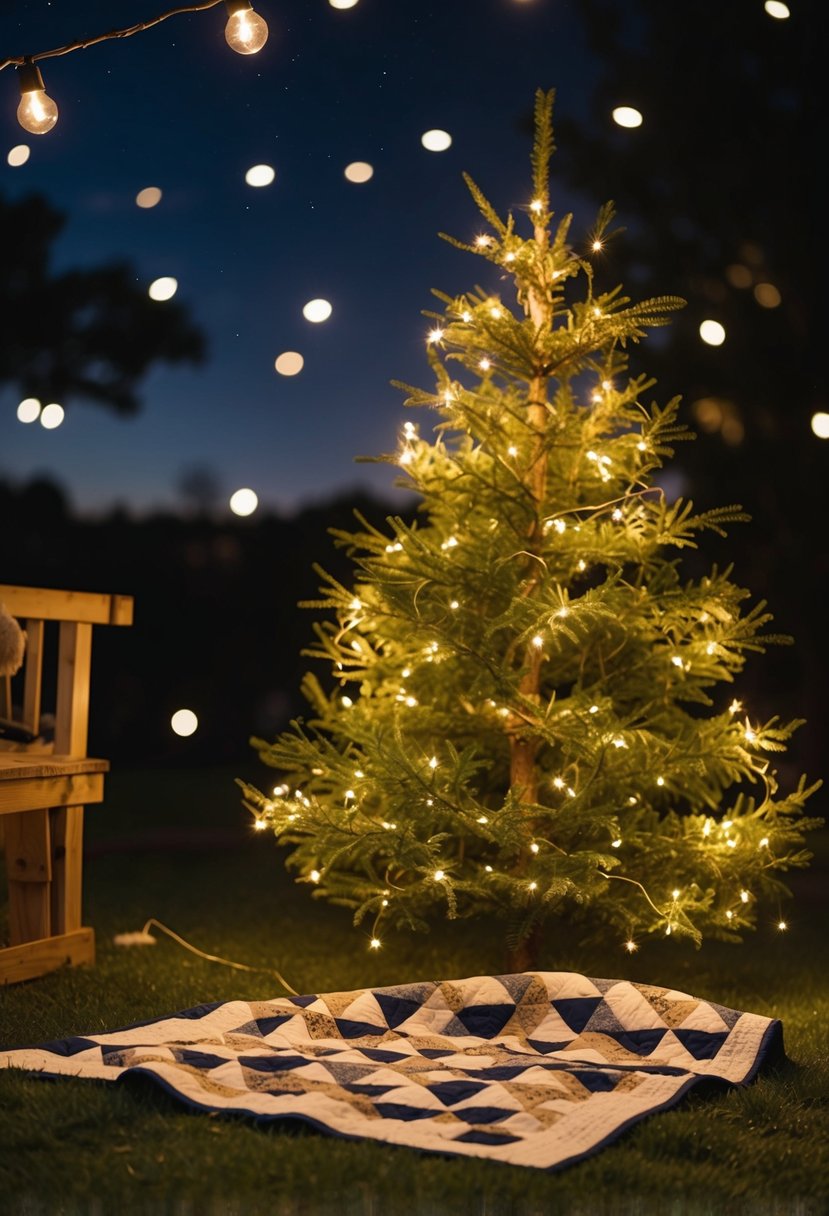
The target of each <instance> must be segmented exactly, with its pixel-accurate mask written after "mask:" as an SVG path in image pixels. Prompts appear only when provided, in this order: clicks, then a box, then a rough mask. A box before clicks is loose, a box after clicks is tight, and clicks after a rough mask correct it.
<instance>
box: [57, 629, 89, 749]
mask: <svg viewBox="0 0 829 1216" xmlns="http://www.w3.org/2000/svg"><path fill="white" fill-rule="evenodd" d="M91 663H92V626H91V625H88V624H82V623H81V624H79V623H78V622H77V621H61V624H60V633H59V641H58V695H57V705H56V708H55V752H56V753H57V754H58V755H61V756H85V755H86V739H87V728H88V724H89V670H90V666H91Z"/></svg>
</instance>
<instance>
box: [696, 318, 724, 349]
mask: <svg viewBox="0 0 829 1216" xmlns="http://www.w3.org/2000/svg"><path fill="white" fill-rule="evenodd" d="M699 336H700V337H701V338H702V340H703V342H705V344H706V345H707V346H722V344H723V342H724V341H725V326H724V325H721V324H720V322H719V321H712V320H711V319H710V318H708V319H707V320H705V321H702V322H701V323H700V327H699Z"/></svg>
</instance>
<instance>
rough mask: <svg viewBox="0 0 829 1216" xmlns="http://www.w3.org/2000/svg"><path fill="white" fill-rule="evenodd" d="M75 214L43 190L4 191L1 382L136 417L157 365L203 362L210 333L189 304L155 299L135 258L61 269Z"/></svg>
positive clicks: (0, 210) (0, 216)
mask: <svg viewBox="0 0 829 1216" xmlns="http://www.w3.org/2000/svg"><path fill="white" fill-rule="evenodd" d="M65 221H66V216H65V215H63V214H62V213H61V212H60V211H57V210H56V209H55V208H54V207H53V206H52V205H51V204H50V203H49V202H48V201H47V200H46V199H45V198H43V197H42V196H40V195H31V196H29V197H27V198H23V199H20V200H19V201H16V202H10V201H8V200H5V199H3V198H2V197H0V258H2V263H3V268H4V274H3V278H2V283H0V308H2V313H3V318H4V322H3V328H2V331H0V384H8V385H14V386H16V387H17V388H19V390H20V392H21V394H22V395H25V396H35V397H38V398H39V399H41V400H44V401H45V400H55V401H59V402H61V404H62V405H64V406H65V405H66V404H67V402H71V401H72V400H76V399H84V400H86V401H90V402H93V403H94V404H97V405H102V406H106V407H107V408H109V409H112V410H115V411H116V413H119V414H124V415H128V414H135V413H137V411H138V410H139V409H140V407H141V398H140V396H139V394H138V388H139V385H140V382H141V380H142V378H143V376H144V375H145V374H146V372H147V371H148V370H149V368H150V367H151V366H152V365H153V364H154V363H156V362H158V361H159V360H162V361H164V362H167V363H178V362H182V361H184V360H187V361H190V362H199V361H200V360H201V359H203V358H204V354H205V338H204V335H203V333H202V331H201V330H200V329H199V328H198V327H197V326H196V325H195V324H194V323H193V321H192V320H191V318H190V315H189V312H188V310H187V309H186V308H185V307H184V306H183V305H181V304H177V303H173V302H172V301H169V302H165V303H163V304H159V303H156V302H154V301H152V300H150V299H149V297H148V296H147V294H146V292H145V291H144V290H141V289H139V288H138V287H137V286H136V284H135V272H134V270H133V269H132V267H131V266H130V265H129V264H128V263H125V262H118V263H110V264H107V265H103V266H96V267H93V268H92V269H88V270H68V271H65V272H63V273H61V274H55V273H54V272H53V271H52V269H51V265H50V261H51V256H50V255H51V249H52V245H53V243H54V241H55V239H56V238H57V236H58V234H59V233H60V231H61V229H62V227H63V225H64V223H65Z"/></svg>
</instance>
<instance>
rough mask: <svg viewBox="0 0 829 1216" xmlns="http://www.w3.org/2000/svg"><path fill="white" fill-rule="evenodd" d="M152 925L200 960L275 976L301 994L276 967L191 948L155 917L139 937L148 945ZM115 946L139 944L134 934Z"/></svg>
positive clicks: (285, 987) (290, 990) (116, 940)
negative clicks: (249, 964)
mask: <svg viewBox="0 0 829 1216" xmlns="http://www.w3.org/2000/svg"><path fill="white" fill-rule="evenodd" d="M151 925H155V927H156V929H160V930H161V932H162V933H166V934H167V936H168V937H171V938H172V939H173V941H174V942H178V944H179V945H180V946H183V947H184V949H185V950H189V951H190V952H191V953H192V954H197V955H198V956H199V958H205V959H207V961H208V962H209V963H220V964H221V965H222V966H223V967H232V968H233V969H234V971H254V972H257V973H259V974H260V975H274V976H276V978H277V979H278V980H279V982H280V984H281V985H282V987H283V988H284V989H286V991H287V992H290V994H291V995H292V996H299V993H298V992H297V990H296V988H292V987H291V985H290V984H289V983H288V981H287V980H286V979H285V977H284V976H283V975H282V974H281V973H280V972H279V971H277V970H276V969H275V968H274V967H250V966H248V964H247V963H234V962H232V961H231V960H230V959H227V958H222V957H221V956H220V955H218V954H207V953H206V952H205V951H204V950H199V948H198V947H197V946H191V944H190V942H188V941H185V940H184V938H183V937H180V936H179V934H178V933H176V932H175V931H174V930H173V929H170V928H168V927H167V925H163V924H162V923H161V921H160V920H156V918H155V917H154V916H151V917H150V919H149V920H148V921H147V922H146V924H145V925H144V928H143V929H142V930H141V932H140V935H138V936H140V937H143V938H144V939H145V943H146V944H147V945H149V944H150V943H149V942H147V941H146V939H147V938H150V940H151V941H154V940H155V939H154V938H153V936H152V934H151V933H150V926H151ZM119 938H121V939H122V940H121V941H119V940H118V939H119ZM129 938H132V939H133V940H132V941H128V940H124V939H129ZM115 944H116V945H133V944H137V943H136V942H135V939H134V935H133V934H117V935H116V938H115ZM142 944H143V943H142Z"/></svg>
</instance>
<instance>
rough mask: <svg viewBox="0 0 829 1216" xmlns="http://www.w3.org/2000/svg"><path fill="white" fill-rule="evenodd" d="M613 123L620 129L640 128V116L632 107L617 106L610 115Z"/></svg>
mask: <svg viewBox="0 0 829 1216" xmlns="http://www.w3.org/2000/svg"><path fill="white" fill-rule="evenodd" d="M611 117H612V119H613V121H614V122H615V123H617V125H618V126H620V127H629V128H631V129H632V128H633V127H641V125H642V115H641V113H640V111H639V110H637V109H634V107H633V106H617V107H616V109H615V110H614V111H613V113H612V115H611Z"/></svg>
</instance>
